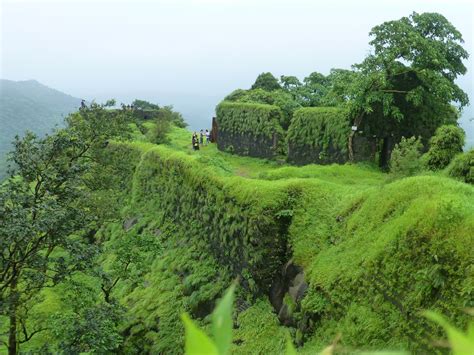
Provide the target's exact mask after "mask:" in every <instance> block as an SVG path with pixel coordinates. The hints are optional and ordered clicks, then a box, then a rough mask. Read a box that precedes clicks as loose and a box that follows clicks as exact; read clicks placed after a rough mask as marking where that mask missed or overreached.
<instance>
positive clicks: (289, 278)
mask: <svg viewBox="0 0 474 355" xmlns="http://www.w3.org/2000/svg"><path fill="white" fill-rule="evenodd" d="M307 289H308V284H307V283H306V281H305V279H304V271H303V269H302V268H301V267H300V266H298V265H296V264H294V263H293V261H292V260H290V261H289V262H288V263H286V264H285V266H284V267H283V268H282V272H281V275H280V277H279V278H278V279H277V280H276V281H275V282H274V284H273V285H272V288H271V290H270V295H269V297H270V302H271V304H272V305H273V307H274V308H275V311H276V313H277V314H278V319H279V320H280V322H281V323H282V324H283V325H287V326H295V325H296V321H295V319H294V318H293V312H294V311H297V310H298V309H299V304H300V302H301V300H302V299H303V297H304V295H305V292H306V290H307Z"/></svg>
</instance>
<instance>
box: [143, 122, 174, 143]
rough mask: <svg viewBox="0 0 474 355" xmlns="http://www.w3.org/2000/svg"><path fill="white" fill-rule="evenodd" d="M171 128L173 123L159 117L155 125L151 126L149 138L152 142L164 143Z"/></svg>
mask: <svg viewBox="0 0 474 355" xmlns="http://www.w3.org/2000/svg"><path fill="white" fill-rule="evenodd" d="M170 129H171V123H170V122H169V121H168V120H162V119H157V120H156V121H155V125H154V126H153V127H151V128H150V130H149V131H148V133H147V138H148V140H149V141H150V142H151V143H154V144H163V143H166V142H167V138H166V135H167V134H168V132H169V131H170Z"/></svg>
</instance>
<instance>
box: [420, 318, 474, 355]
mask: <svg viewBox="0 0 474 355" xmlns="http://www.w3.org/2000/svg"><path fill="white" fill-rule="evenodd" d="M424 315H425V316H426V317H427V318H428V319H430V320H432V321H433V322H436V323H438V324H439V325H440V326H442V327H443V328H444V330H445V331H446V333H447V334H448V340H449V344H450V345H451V350H452V351H453V354H454V355H461V354H463V355H464V354H474V327H473V326H472V324H470V325H469V331H468V333H467V334H464V333H462V332H461V331H460V330H458V329H456V328H455V327H453V326H452V325H451V324H449V322H448V321H447V320H446V319H444V317H443V316H441V315H439V314H437V313H435V312H432V311H426V312H424Z"/></svg>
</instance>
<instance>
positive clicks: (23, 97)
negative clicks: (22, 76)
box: [0, 79, 81, 178]
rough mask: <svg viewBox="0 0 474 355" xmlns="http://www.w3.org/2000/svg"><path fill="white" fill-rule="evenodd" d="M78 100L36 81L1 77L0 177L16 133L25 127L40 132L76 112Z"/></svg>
mask: <svg viewBox="0 0 474 355" xmlns="http://www.w3.org/2000/svg"><path fill="white" fill-rule="evenodd" d="M80 103H81V99H78V98H76V97H72V96H70V95H67V94H65V93H62V92H60V91H58V90H54V89H51V88H49V87H47V86H45V85H43V84H41V83H39V82H37V81H36V80H27V81H11V80H4V79H0V178H2V177H3V175H4V174H5V168H6V154H7V152H8V151H10V150H11V148H12V146H11V142H12V141H13V139H14V137H15V136H16V135H20V136H22V135H23V134H24V133H25V131H26V130H30V131H32V132H35V133H37V134H39V135H43V134H45V133H47V132H49V131H51V129H52V128H54V127H55V126H56V125H60V124H62V122H63V119H64V117H65V116H66V115H67V114H68V113H70V112H73V111H75V110H76V109H77V108H78V107H79V106H80Z"/></svg>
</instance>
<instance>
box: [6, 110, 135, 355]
mask: <svg viewBox="0 0 474 355" xmlns="http://www.w3.org/2000/svg"><path fill="white" fill-rule="evenodd" d="M126 124H127V115H126V114H125V113H124V112H116V111H108V110H107V109H106V108H105V107H103V106H99V105H96V104H92V105H91V106H90V107H83V108H81V109H80V111H79V112H77V113H74V114H72V115H70V116H68V118H67V119H66V128H64V129H61V130H58V131H56V132H55V133H54V134H52V135H48V136H46V137H45V138H38V137H37V136H36V135H34V134H32V133H28V134H27V135H26V136H25V137H24V138H23V139H19V138H17V139H16V141H15V150H14V151H13V153H12V156H11V159H12V160H13V162H14V167H15V170H13V171H12V176H11V178H10V179H9V180H8V181H7V182H6V183H5V184H3V185H1V186H0V220H2V224H1V225H0V248H1V254H0V269H1V270H2V271H1V274H0V300H1V303H0V304H1V306H0V315H1V316H5V317H8V324H9V328H8V332H7V334H8V343H7V345H8V350H9V353H10V354H15V353H16V352H17V349H18V345H19V343H23V342H27V341H29V340H30V339H31V337H33V336H34V335H35V334H37V333H39V332H41V331H44V329H45V325H41V327H40V328H37V329H30V327H29V326H28V318H29V311H30V309H31V308H32V307H33V305H34V304H35V303H36V302H38V300H39V299H41V292H42V291H43V290H44V289H45V288H47V287H54V286H55V285H57V284H59V283H60V282H62V281H63V280H65V279H66V278H68V277H70V276H72V275H73V274H74V273H76V272H78V271H81V270H84V269H86V268H87V267H88V262H89V261H90V260H91V258H93V256H94V253H95V252H96V248H94V246H93V245H89V243H87V236H88V235H89V234H90V233H91V230H93V229H94V227H95V226H96V225H97V223H99V222H100V214H99V215H93V214H92V213H90V212H89V211H90V209H91V204H90V200H89V198H88V193H90V189H89V186H90V185H89V184H94V179H95V177H94V176H93V175H92V176H91V175H88V174H90V173H93V171H94V168H96V167H100V164H101V163H100V162H99V161H98V156H96V155H95V152H96V151H98V150H100V149H101V148H102V147H103V146H104V144H106V142H107V141H108V140H109V139H111V138H118V137H125V136H126V135H127V132H128V129H127V125H126ZM92 234H93V233H92ZM19 325H21V329H22V333H21V334H22V338H18V334H17V329H18V327H19Z"/></svg>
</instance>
